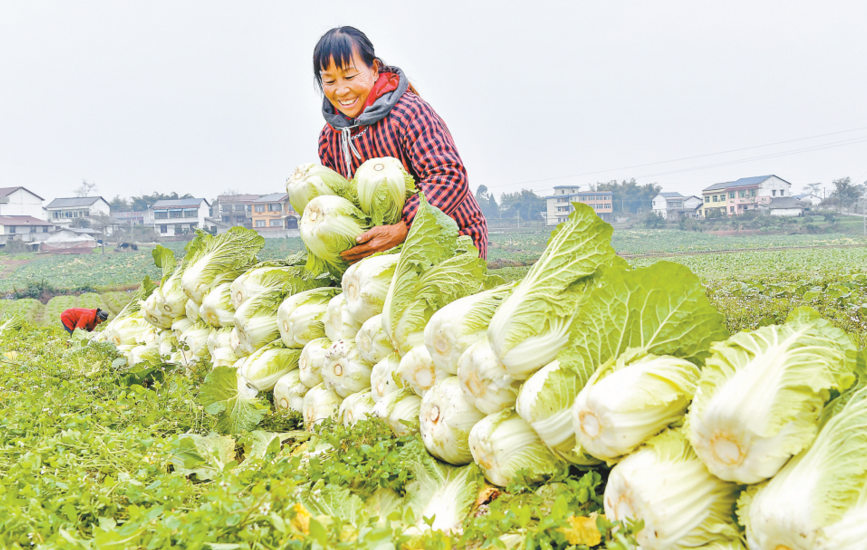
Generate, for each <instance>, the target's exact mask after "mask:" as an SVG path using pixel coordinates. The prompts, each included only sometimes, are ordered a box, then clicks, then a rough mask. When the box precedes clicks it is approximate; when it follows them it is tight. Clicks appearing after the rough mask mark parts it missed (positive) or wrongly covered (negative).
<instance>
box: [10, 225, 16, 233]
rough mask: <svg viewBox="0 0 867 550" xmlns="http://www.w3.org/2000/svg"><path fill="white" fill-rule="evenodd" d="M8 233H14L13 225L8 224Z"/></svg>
mask: <svg viewBox="0 0 867 550" xmlns="http://www.w3.org/2000/svg"><path fill="white" fill-rule="evenodd" d="M9 233H15V226H14V225H10V226H9Z"/></svg>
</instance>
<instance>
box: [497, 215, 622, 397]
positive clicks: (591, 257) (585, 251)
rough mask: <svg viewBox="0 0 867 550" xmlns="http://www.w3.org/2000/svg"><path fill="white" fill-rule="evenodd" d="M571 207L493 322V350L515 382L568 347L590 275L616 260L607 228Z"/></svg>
mask: <svg viewBox="0 0 867 550" xmlns="http://www.w3.org/2000/svg"><path fill="white" fill-rule="evenodd" d="M573 207H574V208H575V211H574V212H572V213H571V214H569V219H568V221H566V222H564V223H561V224H560V225H558V226H557V228H556V229H555V230H554V231H553V232H552V233H551V238H550V239H549V240H548V246H547V247H546V248H545V251H544V252H543V253H542V256H541V257H540V258H539V260H538V261H537V262H536V263H535V264H533V267H532V268H530V271H529V272H528V273H527V275H525V276H524V278H523V279H522V280H521V282H520V283H518V285H517V286H516V287H515V290H514V291H513V292H512V294H511V295H510V296H509V297H508V298H506V300H505V301H504V302H503V304H502V305H501V306H500V308H499V309H498V310H497V312H496V313H495V314H494V316H493V317H492V318H491V324H490V326H489V328H488V340H490V342H491V347H492V349H493V350H494V353H495V354H496V355H497V357H498V358H499V360H500V362H501V363H503V365H505V367H506V370H507V371H508V372H509V374H510V375H511V376H512V377H513V378H516V379H519V380H525V379H527V378H529V377H530V375H531V374H533V373H534V372H536V371H537V370H539V369H540V368H542V367H543V366H545V365H546V364H548V363H550V362H551V361H553V360H554V359H555V358H556V357H557V353H558V352H559V351H560V350H561V349H563V348H564V347H565V346H566V343H567V342H568V341H569V328H570V327H571V325H572V321H573V319H574V318H575V316H576V313H577V312H578V309H579V308H580V306H581V303H582V302H583V301H584V300H585V298H586V296H587V291H588V290H589V287H590V282H591V279H592V276H593V275H594V273H596V272H597V271H598V270H600V268H604V267H606V266H610V265H613V263H614V262H615V254H614V248H612V247H611V231H612V229H611V226H610V225H608V224H607V223H605V222H604V221H602V219H601V218H600V217H599V216H597V215H596V212H595V211H594V210H593V209H592V208H591V207H589V206H587V205H586V204H581V203H573Z"/></svg>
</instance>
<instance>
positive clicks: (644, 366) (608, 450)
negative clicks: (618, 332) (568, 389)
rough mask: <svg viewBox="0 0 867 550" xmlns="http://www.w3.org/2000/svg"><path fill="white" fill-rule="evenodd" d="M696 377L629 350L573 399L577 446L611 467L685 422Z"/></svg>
mask: <svg viewBox="0 0 867 550" xmlns="http://www.w3.org/2000/svg"><path fill="white" fill-rule="evenodd" d="M534 376H535V375H534ZM700 376H701V370H700V369H699V368H698V367H697V366H695V365H693V364H692V363H690V362H689V361H686V360H685V359H678V358H676V357H671V356H666V355H663V356H659V357H658V356H656V355H653V354H647V353H645V352H643V351H642V350H634V349H630V350H628V351H627V352H626V353H625V354H623V355H621V356H620V357H618V358H617V359H616V360H611V361H609V362H608V363H606V364H605V365H603V366H601V367H599V369H597V371H596V372H595V373H594V374H593V376H591V377H590V380H589V381H588V382H587V384H585V386H584V388H583V389H581V391H580V392H579V393H578V397H577V398H575V404H574V405H573V406H572V428H573V430H574V433H575V435H576V439H577V442H578V445H580V447H581V448H582V449H583V450H584V452H586V453H588V454H590V455H592V456H594V457H596V458H598V459H600V460H605V461H608V462H609V463H611V462H614V461H617V460H619V459H620V458H621V457H623V456H625V455H628V454H629V453H631V452H632V451H634V450H635V449H636V448H637V447H638V446H640V445H641V444H642V443H644V442H645V441H647V440H648V439H650V438H651V437H653V436H654V435H656V434H658V433H659V432H661V431H663V430H664V429H665V428H667V427H668V426H669V425H670V424H672V423H674V422H677V421H678V420H680V419H681V418H683V415H684V414H685V413H686V407H687V405H689V402H690V400H691V399H692V396H693V394H694V393H695V388H696V386H697V385H698V379H699V377H700ZM518 401H519V402H520V401H521V399H520V398H518Z"/></svg>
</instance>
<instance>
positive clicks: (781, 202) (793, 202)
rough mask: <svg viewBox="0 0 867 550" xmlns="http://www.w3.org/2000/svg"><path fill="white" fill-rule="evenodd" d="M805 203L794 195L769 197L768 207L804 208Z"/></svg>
mask: <svg viewBox="0 0 867 550" xmlns="http://www.w3.org/2000/svg"><path fill="white" fill-rule="evenodd" d="M805 206H806V205H805V204H804V203H802V202H801V201H799V200H798V199H796V198H795V197H776V198H773V199H771V202H770V204H768V208H769V209H771V210H779V209H782V208H804V207H805Z"/></svg>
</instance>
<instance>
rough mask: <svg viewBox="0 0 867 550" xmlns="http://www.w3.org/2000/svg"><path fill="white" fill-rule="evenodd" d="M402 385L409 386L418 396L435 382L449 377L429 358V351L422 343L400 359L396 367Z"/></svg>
mask: <svg viewBox="0 0 867 550" xmlns="http://www.w3.org/2000/svg"><path fill="white" fill-rule="evenodd" d="M397 375H398V376H399V377H400V379H401V381H402V383H403V385H404V386H406V387H408V388H410V389H411V390H412V391H414V392H415V394H416V395H417V396H419V397H423V396H424V393H425V392H426V391H428V390H429V389H431V388H432V387H434V385H435V384H436V383H437V382H440V381H442V380H445V379H446V378H448V377H449V373H448V372H446V371H444V370H441V369H438V368H437V367H436V365H434V362H433V361H432V360H431V358H430V353H428V351H427V347H425V346H424V345H420V346H416V347H414V348H412V349H411V350H409V353H407V354H406V355H404V356H403V358H402V359H401V360H400V367H398V369H397Z"/></svg>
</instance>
